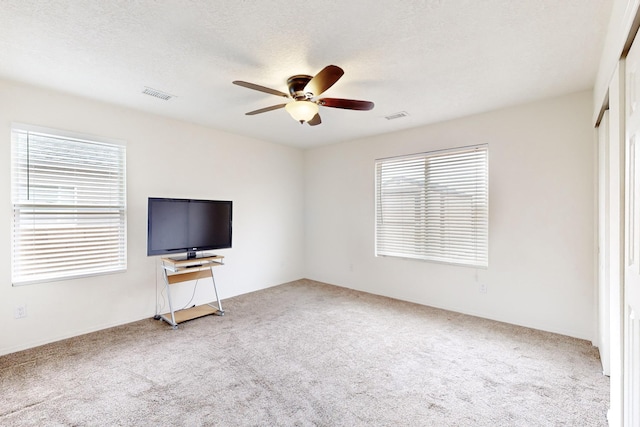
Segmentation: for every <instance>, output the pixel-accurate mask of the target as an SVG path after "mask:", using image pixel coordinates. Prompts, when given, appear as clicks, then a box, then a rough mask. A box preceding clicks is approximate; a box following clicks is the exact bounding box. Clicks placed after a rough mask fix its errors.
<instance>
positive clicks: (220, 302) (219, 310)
mask: <svg viewBox="0 0 640 427" xmlns="http://www.w3.org/2000/svg"><path fill="white" fill-rule="evenodd" d="M209 268H211V281H212V282H213V292H215V294H216V302H217V304H218V307H214V308H217V309H218V312H217V313H216V314H217V315H218V316H224V310H223V309H222V301H220V297H218V288H217V287H216V279H215V277H214V276H213V266H211V267H209Z"/></svg>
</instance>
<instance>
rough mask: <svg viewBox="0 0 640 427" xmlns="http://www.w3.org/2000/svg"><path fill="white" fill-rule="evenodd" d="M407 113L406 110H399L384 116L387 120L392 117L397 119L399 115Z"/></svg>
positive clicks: (405, 115)
mask: <svg viewBox="0 0 640 427" xmlns="http://www.w3.org/2000/svg"><path fill="white" fill-rule="evenodd" d="M408 115H409V113H407V112H406V111H400V112H399V113H393V114H389V115H388V116H384V118H385V119H387V120H393V119H399V118H401V117H407V116H408Z"/></svg>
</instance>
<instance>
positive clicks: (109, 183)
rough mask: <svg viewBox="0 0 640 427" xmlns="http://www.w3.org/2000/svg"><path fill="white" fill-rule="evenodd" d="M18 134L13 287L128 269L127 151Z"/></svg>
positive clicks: (14, 165) (14, 164) (14, 152)
mask: <svg viewBox="0 0 640 427" xmlns="http://www.w3.org/2000/svg"><path fill="white" fill-rule="evenodd" d="M11 133H12V199H13V236H12V237H13V239H12V245H13V246H12V249H13V250H12V282H13V284H24V283H32V282H39V281H49V280H58V279H63V278H71V277H79V276H87V275H94V274H103V273H112V272H116V271H122V270H125V269H126V259H127V257H126V188H125V156H126V153H125V147H124V146H123V145H120V144H111V143H103V142H98V141H90V140H86V139H79V138H72V137H66V136H61V135H60V134H58V135H56V134H55V133H56V132H55V131H51V132H48V131H47V132H42V131H33V130H31V129H30V128H28V127H17V126H14V127H13V128H12V132H11Z"/></svg>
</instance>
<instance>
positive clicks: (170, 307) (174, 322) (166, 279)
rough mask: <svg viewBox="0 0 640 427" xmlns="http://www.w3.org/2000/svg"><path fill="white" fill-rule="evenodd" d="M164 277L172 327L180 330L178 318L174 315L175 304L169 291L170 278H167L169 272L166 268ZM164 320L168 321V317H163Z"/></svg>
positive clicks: (163, 270)
mask: <svg viewBox="0 0 640 427" xmlns="http://www.w3.org/2000/svg"><path fill="white" fill-rule="evenodd" d="M162 272H163V273H162V277H164V286H165V289H166V291H167V301H168V302H169V313H171V322H169V323H170V324H171V326H172V327H173V329H176V328H178V324H177V323H176V317H175V315H174V314H173V304H172V303H171V289H169V278H168V277H167V270H166V269H165V268H163V269H162ZM162 318H163V319H164V320H168V319H167V318H166V317H164V316H163V317H162Z"/></svg>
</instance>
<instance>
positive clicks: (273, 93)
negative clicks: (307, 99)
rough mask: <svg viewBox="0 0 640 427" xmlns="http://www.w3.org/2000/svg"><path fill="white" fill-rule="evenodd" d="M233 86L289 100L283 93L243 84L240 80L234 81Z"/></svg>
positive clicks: (246, 83)
mask: <svg viewBox="0 0 640 427" xmlns="http://www.w3.org/2000/svg"><path fill="white" fill-rule="evenodd" d="M233 84H234V85H238V86H242V87H246V88H248V89H253V90H257V91H260V92H264V93H268V94H271V95H276V96H282V97H284V98H289V95H287V94H286V93H284V92H280V91H279V90H275V89H270V88H268V87H264V86H260V85H257V84H254V83H249V82H243V81H242V80H234V81H233Z"/></svg>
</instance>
